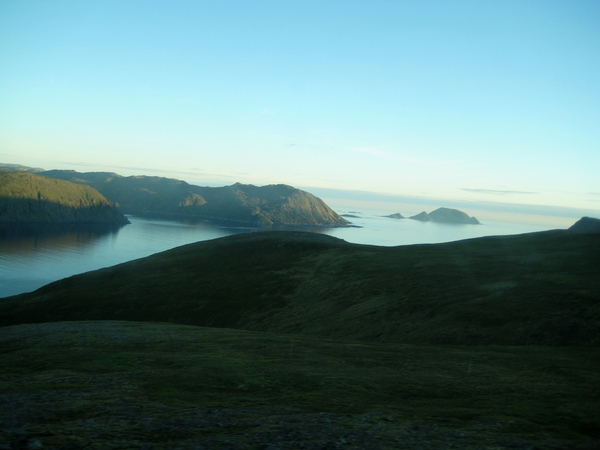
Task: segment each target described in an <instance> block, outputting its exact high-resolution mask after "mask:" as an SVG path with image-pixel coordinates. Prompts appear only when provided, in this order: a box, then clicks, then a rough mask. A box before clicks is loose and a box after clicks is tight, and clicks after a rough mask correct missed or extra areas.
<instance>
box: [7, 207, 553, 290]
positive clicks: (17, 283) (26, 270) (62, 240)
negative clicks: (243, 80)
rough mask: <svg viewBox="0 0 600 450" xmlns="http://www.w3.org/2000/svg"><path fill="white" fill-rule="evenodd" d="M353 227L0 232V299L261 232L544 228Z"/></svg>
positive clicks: (464, 232)
mask: <svg viewBox="0 0 600 450" xmlns="http://www.w3.org/2000/svg"><path fill="white" fill-rule="evenodd" d="M355 215H357V216H359V217H355V218H352V219H351V221H352V223H353V225H355V227H349V228H319V227H285V226H281V227H266V228H262V229H261V228H253V227H247V226H241V225H239V224H232V223H214V222H209V221H203V220H189V219H188V220H166V219H155V218H153V219H148V218H140V217H135V216H133V217H129V220H130V221H131V224H130V225H126V226H124V227H122V228H107V227H98V226H82V225H77V226H68V227H65V226H29V227H23V226H19V227H14V226H13V227H4V228H0V297H6V296H10V295H16V294H20V293H23V292H30V291H33V290H35V289H37V288H39V287H42V286H43V285H45V284H48V283H51V282H53V281H56V280H59V279H61V278H65V277H68V276H71V275H75V274H78V273H82V272H87V271H90V270H96V269H100V268H103V267H108V266H112V265H115V264H119V263H122V262H126V261H131V260H133V259H137V258H143V257H146V256H149V255H151V254H154V253H158V252H161V251H165V250H168V249H171V248H174V247H178V246H180V245H185V244H189V243H192V242H197V241H204V240H208V239H215V238H219V237H223V236H228V235H232V234H239V233H249V232H256V231H261V230H297V231H309V232H318V233H324V234H328V235H331V236H335V237H338V238H341V239H344V240H346V241H348V242H353V243H358V244H372V245H386V246H393V245H406V244H416V243H436V242H448V241H454V240H459V239H468V238H473V237H479V236H489V235H501V234H517V233H525V232H530V231H541V230H542V229H544V228H541V227H538V228H535V227H531V226H527V225H522V224H518V225H515V224H513V225H510V224H506V223H504V224H503V223H495V224H493V223H484V224H483V225H444V224H436V223H431V222H427V223H423V222H418V221H415V220H409V219H402V220H394V219H389V218H384V217H381V216H380V215H377V214H372V213H371V214H369V213H366V212H365V211H363V212H362V213H360V212H355Z"/></svg>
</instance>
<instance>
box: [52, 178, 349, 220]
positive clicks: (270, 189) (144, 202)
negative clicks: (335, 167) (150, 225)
mask: <svg viewBox="0 0 600 450" xmlns="http://www.w3.org/2000/svg"><path fill="white" fill-rule="evenodd" d="M41 175H43V176H47V177H51V178H59V179H64V180H68V181H72V182H75V183H80V184H86V185H89V186H92V187H94V188H95V189H97V190H98V191H99V192H101V193H102V194H103V195H105V196H106V197H107V198H108V199H110V200H112V201H114V202H115V203H118V204H119V205H120V207H121V208H122V209H123V211H124V212H125V213H126V214H138V215H164V216H175V217H181V216H187V217H198V218H206V219H217V220H218V219H220V220H230V221H239V222H247V223H252V224H255V225H277V224H283V225H312V226H334V227H335V226H347V225H349V222H348V221H347V220H345V219H344V218H342V217H341V216H339V215H338V214H336V213H335V212H334V211H333V210H332V209H331V208H330V207H329V206H327V204H326V203H325V202H324V201H323V200H321V199H320V198H318V197H316V196H314V195H312V194H310V193H309V192H306V191H303V190H301V189H297V188H294V187H292V186H288V185H283V184H277V185H267V186H254V185H248V184H242V183H235V184H233V185H231V186H224V187H204V186H196V185H192V184H189V183H187V182H185V181H183V180H177V179H173V178H164V177H151V176H130V177H123V176H121V175H118V174H115V173H111V172H88V173H81V172H75V171H65V170H51V171H45V172H42V173H41Z"/></svg>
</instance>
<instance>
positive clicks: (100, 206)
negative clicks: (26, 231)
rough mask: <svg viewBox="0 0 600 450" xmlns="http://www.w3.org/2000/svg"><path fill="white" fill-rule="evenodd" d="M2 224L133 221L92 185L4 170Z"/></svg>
mask: <svg viewBox="0 0 600 450" xmlns="http://www.w3.org/2000/svg"><path fill="white" fill-rule="evenodd" d="M0 223H102V224H115V225H124V224H126V223H129V221H128V220H127V219H126V218H125V216H124V215H123V214H122V213H121V212H120V211H119V210H118V209H117V208H115V206H114V205H113V204H112V203H111V202H110V201H108V200H107V199H106V198H105V197H104V196H102V195H101V194H100V193H99V192H98V191H96V190H95V189H93V188H91V187H89V186H83V185H80V184H75V183H70V182H68V181H63V180H53V179H50V178H47V177H43V176H39V175H34V174H33V173H28V172H24V171H23V172H17V171H10V172H9V171H0Z"/></svg>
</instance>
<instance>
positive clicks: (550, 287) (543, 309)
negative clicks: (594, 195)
mask: <svg viewBox="0 0 600 450" xmlns="http://www.w3.org/2000/svg"><path fill="white" fill-rule="evenodd" d="M599 270H600V236H598V235H594V234H577V233H571V232H568V231H566V230H557V231H549V232H543V233H531V234H524V235H518V236H503V237H486V238H479V239H472V240H465V241H459V242H454V243H447V244H435V245H412V246H401V247H393V248H390V247H376V246H365V245H357V244H349V243H346V242H345V241H342V240H339V239H335V238H332V237H328V236H324V235H318V234H312V233H299V232H298V233H292V232H269V233H250V234H244V235H236V236H229V237H226V238H221V239H216V240H213V241H206V242H200V243H196V244H190V245H186V246H183V247H179V248H176V249H173V250H170V251H167V252H164V253H159V254H156V255H153V256H150V257H148V258H144V259H140V260H136V261H132V262H129V263H125V264H121V265H118V266H114V267H110V268H107V269H102V270H99V271H95V272H89V273H86V274H82V275H78V276H74V277H71V278H68V279H64V280H61V281H58V282H55V283H52V284H50V285H48V286H45V287H43V288H41V289H39V290H38V291H36V292H33V293H31V294H24V295H21V296H17V297H12V298H9V299H5V300H3V301H2V302H0V323H1V324H2V325H11V324H19V323H30V322H48V321H63V320H115V319H116V320H139V321H162V322H173V323H179V324H192V325H203V326H213V327H228V328H238V329H247V330H258V331H272V332H286V333H300V334H305V335H313V336H326V337H334V338H348V339H361V340H368V341H378V342H412V343H430V344H441V343H444V344H450V343H451V344H502V345H504V344H506V345H529V344H540V345H598V344H599V343H600V278H599V277H598V273H599Z"/></svg>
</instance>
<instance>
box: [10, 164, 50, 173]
mask: <svg viewBox="0 0 600 450" xmlns="http://www.w3.org/2000/svg"><path fill="white" fill-rule="evenodd" d="M0 170H10V171H13V172H31V173H37V172H43V171H44V169H38V168H35V167H27V166H22V165H21V164H4V163H0Z"/></svg>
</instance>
